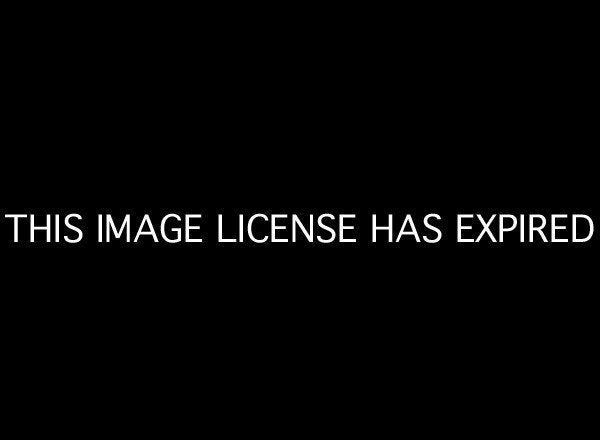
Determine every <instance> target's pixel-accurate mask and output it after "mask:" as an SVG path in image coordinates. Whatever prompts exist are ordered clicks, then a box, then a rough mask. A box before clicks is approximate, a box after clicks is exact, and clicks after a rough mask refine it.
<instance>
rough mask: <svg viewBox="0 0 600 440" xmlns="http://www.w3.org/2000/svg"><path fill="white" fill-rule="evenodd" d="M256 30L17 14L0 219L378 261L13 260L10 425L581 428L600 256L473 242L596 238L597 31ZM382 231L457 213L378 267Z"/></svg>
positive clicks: (493, 16)
mask: <svg viewBox="0 0 600 440" xmlns="http://www.w3.org/2000/svg"><path fill="white" fill-rule="evenodd" d="M52 12H57V11H52ZM153 12H157V11H153ZM163 12H164V11H163ZM247 12H248V14H247V13H246V12H240V11H239V10H237V9H236V11H233V10H232V11H228V12H227V13H225V14H224V15H223V14H221V15H216V14H215V13H214V12H212V11H211V12H207V11H204V12H195V13H193V14H190V15H188V14H186V13H184V12H183V11H180V12H177V13H175V15H173V16H171V15H170V14H169V15H167V14H166V13H165V15H164V16H163V14H162V12H161V14H159V15H160V18H156V16H155V15H152V17H150V16H147V15H146V13H145V12H144V13H141V12H140V11H137V12H136V13H133V14H127V15H126V14H125V13H124V12H122V13H119V14H114V16H112V15H111V16H110V17H107V18H102V19H100V18H99V17H100V15H97V14H100V12H97V13H96V12H95V13H94V14H92V15H85V19H83V18H82V16H78V18H77V19H75V18H74V19H66V22H65V23H63V22H62V21H57V20H50V19H48V16H46V17H45V16H44V14H43V13H41V14H40V16H36V17H35V19H34V18H33V15H36V14H34V13H33V12H32V11H30V12H28V14H26V15H25V16H23V17H24V19H25V20H24V21H19V23H18V24H16V25H15V26H14V29H10V30H8V31H7V39H6V44H5V52H4V55H3V66H4V67H3V70H4V72H3V73H4V74H5V79H4V80H3V85H4V87H3V96H4V99H3V110H4V111H3V124H2V125H3V133H4V136H3V137H4V142H3V156H4V158H3V160H2V173H1V176H2V177H1V179H2V201H1V202H2V205H1V206H2V213H3V214H4V213H5V212H31V213H42V212H43V213H67V212H79V213H83V214H86V215H87V216H89V215H92V214H94V213H96V212H105V211H107V210H110V211H113V212H124V211H131V212H151V213H153V214H155V215H158V214H160V213H163V212H169V211H175V212H179V213H186V212H190V213H202V214H204V215H205V216H206V217H208V218H210V217H211V216H214V215H215V214H216V213H217V212H222V211H229V212H237V211H239V210H243V211H246V212H252V211H256V212H288V213H292V212H294V213H319V212H325V211H328V212H334V213H335V212H356V213H359V215H361V243H360V244H359V245H348V246H342V245H338V246H331V247H326V248H323V247H321V248H317V247H291V246H285V245H283V246H275V245H273V246H268V247H262V248H252V247H244V248H234V249H232V248H227V249H225V248H218V247H216V246H214V245H210V244H207V245H206V246H199V247H175V248H164V247H158V248H154V247H152V246H138V247H129V248H128V247H126V246H124V247H117V248H115V247H111V248H102V247H98V246H95V245H94V244H93V243H88V244H83V245H81V246H76V247H63V246H54V247H53V246H39V247H35V248H31V247H27V246H23V247H20V246H10V245H9V243H8V242H7V240H4V242H3V245H2V254H3V257H5V258H3V263H2V264H3V270H2V273H3V278H4V282H3V284H4V285H5V286H6V287H5V288H3V289H2V291H3V295H2V301H3V303H4V304H3V307H2V311H3V314H4V315H5V319H3V324H4V327H5V331H4V338H3V339H4V341H5V347H6V348H5V355H6V356H5V358H6V362H5V365H7V366H8V367H9V370H10V373H9V374H8V375H7V376H6V382H7V384H8V385H9V386H10V388H11V389H13V388H14V389H15V393H14V394H11V396H14V397H11V404H10V408H11V412H12V413H13V414H15V415H20V416H23V414H31V410H32V409H34V408H35V409H38V410H40V411H39V412H40V413H41V414H45V415H46V417H47V418H45V419H44V420H47V421H46V422H44V423H49V424H52V425H57V426H63V423H67V424H71V423H73V420H74V419H77V420H78V421H83V422H88V423H86V425H87V426H88V427H89V426H99V427H107V426H109V425H112V422H113V421H123V420H128V421H131V420H133V421H134V425H136V426H138V427H148V426H150V427H152V428H153V429H158V426H157V425H160V426H163V427H165V428H166V429H167V430H168V431H171V430H174V429H176V428H180V427H181V426H183V425H184V424H183V422H184V421H191V422H192V423H193V424H201V426H198V427H200V428H202V427H203V426H204V425H203V423H205V420H207V419H208V420H210V421H212V422H213V423H214V422H216V423H217V424H218V425H219V426H221V427H222V429H225V430H230V429H239V428H242V429H251V428H255V427H256V428H261V429H266V428H269V429H273V428H274V427H275V426H276V425H278V424H279V423H281V422H283V423H282V424H283V426H284V427H285V428H286V429H287V430H286V431H282V432H288V431H290V430H291V431H295V430H298V429H306V430H308V432H314V431H313V430H312V429H313V428H312V427H313V426H315V422H317V423H318V422H323V421H328V422H330V423H329V426H330V428H329V429H331V430H332V431H331V432H337V430H340V429H344V428H350V429H357V430H358V429H359V428H363V429H365V430H366V431H365V432H372V431H373V430H375V429H383V428H384V427H386V426H387V425H388V424H389V423H391V424H392V426H395V427H396V428H399V427H400V428H401V427H403V426H407V427H408V425H404V424H403V423H405V422H401V421H402V420H407V419H408V420H410V421H412V422H413V423H416V424H418V425H420V426H421V427H422V428H423V429H426V430H431V429H440V428H441V429H455V428H460V429H465V428H467V427H469V428H471V429H473V428H474V427H475V425H477V424H478V423H481V422H483V425H484V426H485V427H486V428H487V429H488V430H490V429H491V430H497V429H507V430H509V432H512V431H510V430H511V429H512V428H511V427H512V426H514V423H515V422H522V421H525V420H528V421H532V420H533V421H534V423H532V424H531V426H532V428H533V429H540V427H548V426H551V427H553V428H556V429H557V428H558V426H557V425H559V424H560V425H561V426H563V427H566V428H568V429H573V424H572V423H573V419H572V418H571V416H572V415H573V414H576V415H577V417H578V418H579V420H580V421H581V420H583V419H584V418H585V417H586V414H588V411H589V409H586V408H587V405H586V403H585V402H586V396H589V395H590V394H591V393H592V390H593V389H595V388H594V385H593V381H592V375H591V372H592V371H593V369H594V366H595V365H596V364H595V363H594V362H592V359H593V356H592V355H593V348H594V347H593V341H594V339H595V338H596V336H597V327H598V326H597V322H596V320H595V314H596V310H597V304H596V301H595V299H594V297H593V295H594V293H595V290H597V289H596V287H595V284H594V283H593V281H595V279H594V269H595V266H596V262H597V253H596V247H597V238H595V239H594V242H593V243H590V244H587V245H560V244H559V245H552V246H544V245H541V246H522V245H521V246H518V245H515V244H508V245H506V246H486V245H482V246H460V245H458V244H456V243H455V242H454V241H455V240H454V238H455V236H454V225H453V218H454V216H455V215H456V214H457V213H460V212H477V213H487V214H490V213H512V214H518V213H530V212H531V213H545V214H549V213H585V214H588V215H592V216H593V217H594V218H595V220H596V221H597V212H598V211H597V208H596V207H595V205H596V203H595V200H596V199H595V195H594V193H593V188H594V187H595V186H596V184H595V180H596V179H595V178H594V177H595V174H594V161H593V159H592V154H593V152H592V147H593V146H594V145H596V144H597V135H596V133H595V130H594V128H595V121H596V118H597V108H596V107H595V102H596V101H597V85H596V84H595V82H594V81H593V78H595V77H597V69H596V68H595V66H594V65H593V54H594V52H593V49H594V47H593V46H592V44H591V43H592V40H591V39H589V38H590V36H589V35H588V33H591V32H592V29H591V28H589V27H588V26H587V25H586V24H585V23H584V22H583V21H582V19H581V18H580V17H575V18H569V17H567V16H566V15H565V16H563V17H561V19H560V20H559V21H556V19H553V20H550V19H549V18H543V17H542V16H541V15H540V14H539V13H536V14H532V15H527V17H526V18H524V17H525V13H524V11H521V13H520V14H516V15H514V16H513V15H510V14H509V16H506V15H504V14H500V11H496V12H494V13H487V12H483V11H481V13H480V15H477V13H476V12H475V11H469V14H466V11H445V12H441V11H427V12H425V13H420V14H416V13H414V12H412V11H404V12H397V11H395V12H393V13H392V12H385V11H380V12H376V13H374V14H371V13H369V14H367V13H366V11H353V12H354V14H351V15H347V14H346V13H344V14H338V13H332V14H328V15H327V17H326V18H325V14H324V11H321V13H319V14H308V16H307V15H306V14H303V13H301V11H295V12H293V13H284V12H283V11H281V12H280V13H276V12H275V11H272V10H270V11H269V13H268V14H267V13H266V12H265V11H262V12H261V11H255V10H253V11H247ZM305 12H306V11H305ZM338 12H339V11H338ZM446 12H448V13H449V12H453V13H454V15H446ZM538 12H539V11H538ZM69 13H70V14H73V13H74V12H73V11H70V12H69ZM250 13H253V14H251V15H249V14H250ZM75 14H76V13H75ZM278 14H280V15H278ZM470 14H474V15H470ZM184 16H185V18H184ZM69 17H70V15H69ZM102 17H104V15H102ZM257 17H259V18H260V19H259V18H257ZM517 17H518V18H517ZM63 18H65V16H64V15H63ZM375 212H376V213H380V214H387V213H395V214H405V213H413V214H423V213H428V212H438V213H440V214H441V215H443V217H444V219H445V220H446V221H447V225H448V227H447V228H445V229H444V233H445V238H444V241H443V243H441V244H440V245H438V246H420V247H417V246H413V245H411V244H410V243H407V244H406V245H401V246H394V247H377V248H376V247H374V246H371V245H369V244H368V238H369V234H368V229H367V228H366V225H368V223H364V221H365V220H368V218H369V215H370V214H371V213H375ZM363 229H366V232H365V231H363ZM3 233H5V231H3ZM4 237H6V235H4ZM54 411H56V412H58V413H61V414H63V416H62V417H54V416H52V414H53V412H54ZM36 413H38V412H36ZM40 417H41V416H40ZM173 417H174V418H173ZM40 420H41V419H40ZM92 423H93V424H92ZM578 425H579V423H578ZM48 426H50V425H48ZM133 429H139V428H135V427H134V428H133Z"/></svg>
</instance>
